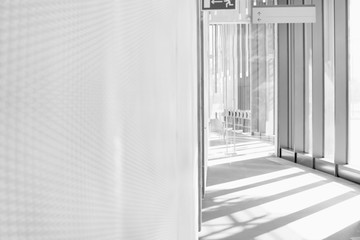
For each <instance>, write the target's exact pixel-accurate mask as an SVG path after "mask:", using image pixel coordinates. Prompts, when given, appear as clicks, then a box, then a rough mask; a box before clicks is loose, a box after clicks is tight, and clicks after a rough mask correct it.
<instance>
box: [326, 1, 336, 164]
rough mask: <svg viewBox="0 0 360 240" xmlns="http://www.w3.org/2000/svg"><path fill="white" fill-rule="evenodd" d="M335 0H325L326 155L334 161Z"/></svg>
mask: <svg viewBox="0 0 360 240" xmlns="http://www.w3.org/2000/svg"><path fill="white" fill-rule="evenodd" d="M334 27H335V23H334V0H326V1H324V88H325V89H324V98H325V99H324V104H325V116H324V124H325V129H324V130H325V132H324V134H325V139H324V140H325V142H324V156H325V158H326V159H328V160H331V161H334V143H335V105H334V104H335V89H334V79H335V73H334V57H335V56H334V55H335V50H334V38H335V37H334V36H335V35H334Z"/></svg>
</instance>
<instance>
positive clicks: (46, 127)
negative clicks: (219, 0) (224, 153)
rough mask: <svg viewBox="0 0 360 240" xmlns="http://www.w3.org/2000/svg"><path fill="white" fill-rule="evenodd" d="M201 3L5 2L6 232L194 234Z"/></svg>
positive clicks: (1, 191) (7, 235)
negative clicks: (198, 39)
mask: <svg viewBox="0 0 360 240" xmlns="http://www.w3.org/2000/svg"><path fill="white" fill-rule="evenodd" d="M196 4H197V3H196V1H195V0H183V1H181V2H180V1H177V0H158V1H146V0H141V1H125V0H86V1H83V0H71V1H68V0H28V1H20V0H11V1H6V0H4V1H0V18H1V19H0V226H1V227H0V239H6V240H22V239H26V240H27V239H32V240H38V239H46V240H52V239H57V240H60V239H61V240H93V239H96V240H115V239H116V240H119V239H124V240H125V239H126V240H137V239H139V240H140V239H146V240H175V239H179V240H192V239H197V236H196V232H197V223H196V217H197V216H196V213H197V200H196V198H197V168H196V167H197V163H196V156H197V139H196V137H197V136H196V132H197V130H196V127H197V126H196V116H197V115H196V84H197V80H196Z"/></svg>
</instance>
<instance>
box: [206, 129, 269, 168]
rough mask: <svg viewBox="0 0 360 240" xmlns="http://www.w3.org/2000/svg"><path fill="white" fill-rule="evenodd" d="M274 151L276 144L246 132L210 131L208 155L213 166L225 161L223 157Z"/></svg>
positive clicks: (261, 155) (249, 155) (264, 154)
mask: <svg viewBox="0 0 360 240" xmlns="http://www.w3.org/2000/svg"><path fill="white" fill-rule="evenodd" d="M273 153H274V145H273V143H271V142H269V141H264V140H261V139H260V138H259V137H255V136H247V135H244V134H236V135H233V134H232V133H229V134H228V135H226V137H224V135H222V134H218V133H214V132H212V133H210V137H209V152H208V157H209V159H210V160H212V161H210V162H209V163H210V165H211V166H213V165H216V164H221V163H222V162H224V160H223V158H226V157H232V156H243V157H246V158H249V157H265V156H269V155H272V154H273Z"/></svg>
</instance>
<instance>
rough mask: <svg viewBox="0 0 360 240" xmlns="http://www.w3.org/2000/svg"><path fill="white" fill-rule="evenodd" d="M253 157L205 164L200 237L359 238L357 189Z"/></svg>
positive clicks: (240, 239) (279, 161)
mask: <svg viewBox="0 0 360 240" xmlns="http://www.w3.org/2000/svg"><path fill="white" fill-rule="evenodd" d="M256 144H261V143H260V142H259V143H256ZM241 146H243V147H244V149H246V150H249V149H251V148H247V147H245V146H248V145H247V144H244V145H241ZM249 151H250V150H249ZM255 152H256V151H255ZM254 154H255V153H253V154H245V155H240V156H237V157H233V158H226V159H215V160H211V161H210V162H209V163H211V162H212V161H215V162H216V161H217V162H216V164H210V167H209V172H208V184H207V185H208V186H207V194H206V197H205V200H204V206H203V225H202V232H201V233H200V239H202V240H210V239H212V240H222V239H225V240H232V239H233V240H250V239H257V240H265V239H268V240H282V239H284V240H298V239H299V240H300V239H301V240H305V239H306V240H307V239H309V240H310V239H314V240H320V239H329V240H330V239H333V240H346V239H351V240H356V239H360V186H359V185H356V184H353V183H351V182H348V181H345V180H342V179H338V178H335V177H332V176H330V175H327V174H324V173H321V172H318V171H316V170H312V169H310V168H306V167H302V166H300V165H296V164H293V163H291V162H288V161H286V160H282V159H279V158H276V157H272V156H266V157H256V155H255V156H254ZM219 161H220V162H219Z"/></svg>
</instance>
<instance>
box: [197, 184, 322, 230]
mask: <svg viewBox="0 0 360 240" xmlns="http://www.w3.org/2000/svg"><path fill="white" fill-rule="evenodd" d="M327 183H328V181H326V180H322V181H319V182H316V183H312V184H308V185H305V186H302V187H299V188H295V189H292V190H289V191H286V192H282V193H279V194H275V195H272V196H269V197H264V198H260V199H255V200H254V199H251V200H246V201H243V202H240V203H233V204H228V205H224V206H222V207H219V208H216V209H214V210H209V211H205V212H204V213H203V222H204V223H206V222H208V221H210V220H213V219H216V218H219V217H224V216H228V215H230V214H232V213H235V212H239V211H243V210H246V209H248V208H252V207H256V206H258V205H262V204H265V203H267V202H271V201H275V200H279V199H280V198H283V197H288V196H291V195H293V194H296V193H299V192H302V191H306V190H309V189H312V188H316V187H319V186H322V185H325V184H327ZM229 200H230V199H229ZM216 205H219V203H218V202H216V203H215V202H213V201H211V200H210V202H207V201H206V200H205V202H204V207H206V206H208V207H211V206H216Z"/></svg>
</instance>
